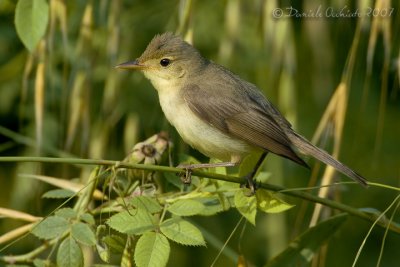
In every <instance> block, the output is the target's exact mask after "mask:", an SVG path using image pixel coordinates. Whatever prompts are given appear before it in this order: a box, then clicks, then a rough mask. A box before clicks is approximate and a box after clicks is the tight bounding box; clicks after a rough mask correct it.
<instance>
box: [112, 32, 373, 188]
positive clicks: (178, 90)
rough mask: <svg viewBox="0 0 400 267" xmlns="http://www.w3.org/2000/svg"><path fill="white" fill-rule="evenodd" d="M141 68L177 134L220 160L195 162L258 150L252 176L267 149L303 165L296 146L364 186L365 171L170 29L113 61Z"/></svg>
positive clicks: (238, 157)
mask: <svg viewBox="0 0 400 267" xmlns="http://www.w3.org/2000/svg"><path fill="white" fill-rule="evenodd" d="M116 68H120V69H133V70H140V71H142V72H143V73H144V75H145V76H146V77H147V78H148V79H149V80H150V81H151V83H152V84H153V86H154V87H155V89H156V90H157V92H158V96H159V100H160V104H161V108H162V110H163V112H164V114H165V116H166V118H167V119H168V121H169V122H170V123H171V124H172V125H173V126H174V127H175V128H176V130H177V131H178V133H179V134H180V136H181V137H182V139H183V140H184V141H185V142H186V143H187V144H189V145H191V146H192V147H193V148H195V149H197V150H199V151H200V152H201V153H203V154H205V155H206V156H208V157H211V158H217V159H219V160H221V161H223V162H221V163H217V164H194V165H188V166H186V167H185V168H186V169H194V168H198V167H215V166H226V167H228V166H235V165H238V164H240V162H241V161H242V160H243V159H244V158H245V157H246V156H248V155H249V154H251V153H259V154H260V155H261V156H260V159H259V160H258V162H257V163H256V166H255V168H254V170H253V171H252V172H251V173H249V174H248V175H246V177H245V178H246V179H247V184H248V186H249V188H250V189H251V190H252V192H254V191H255V184H254V180H253V177H254V175H255V173H256V171H257V169H258V168H259V166H260V165H261V163H262V162H263V160H264V158H265V157H266V155H267V154H268V152H272V153H274V154H277V155H279V156H282V157H285V158H288V159H290V160H292V161H294V162H296V163H298V164H300V165H302V166H305V167H307V168H308V165H307V164H306V163H305V162H304V160H303V159H301V158H300V157H299V156H298V155H297V154H296V152H295V151H299V152H300V153H302V154H305V155H309V156H312V157H314V158H316V159H318V160H320V161H322V162H324V163H325V164H328V165H331V166H332V167H334V168H335V169H336V170H338V171H339V172H341V173H343V174H345V175H347V176H348V177H350V178H352V179H354V180H355V181H357V182H359V183H360V184H362V185H364V186H367V181H366V179H365V178H364V177H362V176H361V175H359V174H358V173H356V172H355V171H353V170H352V169H350V168H349V167H347V166H346V165H344V164H343V163H341V162H339V161H337V160H336V159H334V158H333V157H332V156H331V155H329V154H328V153H327V152H325V151H324V150H322V149H320V148H318V147H316V146H314V145H313V144H311V143H310V142H309V141H308V140H307V139H305V138H304V137H302V136H301V135H300V134H298V133H296V132H295V131H294V130H293V129H292V127H291V124H290V123H289V122H288V121H287V120H286V119H285V118H284V117H283V115H282V114H281V113H280V112H279V111H278V109H277V108H275V107H274V106H273V105H272V103H271V102H270V101H269V100H268V99H266V98H265V97H264V95H263V94H262V93H261V92H260V90H259V89H258V88H257V87H256V86H255V85H254V84H252V83H249V82H247V81H245V80H243V79H241V78H240V77H239V76H237V75H236V74H234V73H232V72H231V71H229V70H228V69H226V68H224V67H223V66H221V65H218V64H216V63H214V62H212V61H210V60H208V59H206V58H204V57H203V56H202V55H201V54H200V53H199V51H198V50H197V49H196V48H194V47H193V46H192V45H190V44H189V43H187V42H185V41H184V40H183V39H182V38H181V37H179V36H176V35H174V34H172V33H164V34H161V35H156V36H155V37H154V38H153V39H152V40H151V42H150V43H149V44H148V46H147V48H146V50H145V51H144V52H143V54H142V55H141V56H140V57H139V58H137V59H136V60H134V61H129V62H125V63H122V64H119V65H117V66H116Z"/></svg>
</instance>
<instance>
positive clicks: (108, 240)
mask: <svg viewBox="0 0 400 267" xmlns="http://www.w3.org/2000/svg"><path fill="white" fill-rule="evenodd" d="M102 240H103V242H104V243H105V244H107V246H108V247H109V249H110V251H112V252H115V253H122V252H123V251H124V248H125V243H126V240H125V239H123V238H122V237H120V236H118V235H108V236H105V237H103V239H102Z"/></svg>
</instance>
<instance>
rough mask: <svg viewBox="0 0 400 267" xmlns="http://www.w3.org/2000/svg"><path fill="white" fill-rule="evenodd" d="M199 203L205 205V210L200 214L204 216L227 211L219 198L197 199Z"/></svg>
mask: <svg viewBox="0 0 400 267" xmlns="http://www.w3.org/2000/svg"><path fill="white" fill-rule="evenodd" d="M197 201H199V202H201V203H203V205H204V209H203V210H202V211H201V212H200V214H199V215H202V216H212V215H215V214H217V213H219V212H222V211H224V210H225V209H224V206H223V205H222V204H221V200H220V198H218V197H217V196H210V197H207V198H197Z"/></svg>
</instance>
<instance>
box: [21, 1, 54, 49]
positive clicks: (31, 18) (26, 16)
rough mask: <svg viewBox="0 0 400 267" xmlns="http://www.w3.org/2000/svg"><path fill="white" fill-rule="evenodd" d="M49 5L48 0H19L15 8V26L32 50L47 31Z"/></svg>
mask: <svg viewBox="0 0 400 267" xmlns="http://www.w3.org/2000/svg"><path fill="white" fill-rule="evenodd" d="M48 21H49V5H48V4H47V1H46V0H34V1H32V0H19V1H18V3H17V6H16V9H15V27H16V29H17V33H18V36H19V38H20V39H21V41H22V43H23V44H24V45H25V47H26V48H27V49H28V50H29V51H30V52H33V50H34V49H35V48H36V46H37V44H38V43H39V41H40V39H41V38H42V37H43V36H44V34H45V32H46V27H47V23H48Z"/></svg>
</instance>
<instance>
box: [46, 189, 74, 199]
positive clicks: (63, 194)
mask: <svg viewBox="0 0 400 267" xmlns="http://www.w3.org/2000/svg"><path fill="white" fill-rule="evenodd" d="M74 195H76V194H75V192H73V191H71V190H67V189H54V190H50V191H47V192H46V193H44V194H43V195H42V198H70V197H72V196H74Z"/></svg>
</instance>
